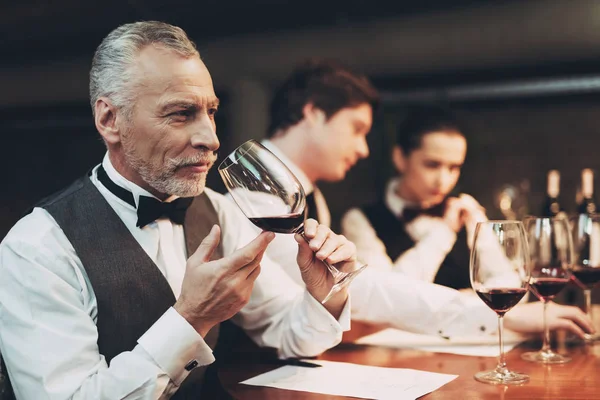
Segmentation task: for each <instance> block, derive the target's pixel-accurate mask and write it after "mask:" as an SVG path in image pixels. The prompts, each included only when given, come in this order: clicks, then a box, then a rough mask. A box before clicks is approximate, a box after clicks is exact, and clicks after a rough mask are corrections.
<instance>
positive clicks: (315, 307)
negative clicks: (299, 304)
mask: <svg viewBox="0 0 600 400" xmlns="http://www.w3.org/2000/svg"><path fill="white" fill-rule="evenodd" d="M304 297H307V298H308V299H306V300H305V302H304V304H306V306H307V308H308V309H307V310H306V313H304V315H305V317H306V321H305V322H306V323H308V324H310V326H312V327H313V328H315V329H317V330H319V331H322V332H332V333H335V334H338V335H339V338H340V340H341V338H342V332H346V331H348V330H350V310H351V308H350V294H348V299H347V300H346V304H345V305H344V308H343V309H342V312H341V314H340V318H339V319H337V320H336V319H335V318H334V317H333V315H331V314H330V313H329V311H327V309H326V308H325V307H323V305H322V304H321V303H319V302H318V301H317V299H315V298H314V297H313V296H312V295H311V294H310V293H309V292H308V291H305V293H304Z"/></svg>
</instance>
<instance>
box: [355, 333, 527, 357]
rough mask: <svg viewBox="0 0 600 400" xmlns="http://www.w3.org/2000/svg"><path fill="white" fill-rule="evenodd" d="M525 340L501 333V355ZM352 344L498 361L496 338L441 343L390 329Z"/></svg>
mask: <svg viewBox="0 0 600 400" xmlns="http://www.w3.org/2000/svg"><path fill="white" fill-rule="evenodd" d="M527 338H528V337H527V336H524V335H521V334H518V333H515V332H512V331H508V330H505V331H504V351H505V352H507V351H509V350H511V349H512V348H513V347H515V346H516V345H517V344H519V343H521V342H523V341H525V340H527ZM356 343H357V344H366V345H372V346H385V347H394V348H410V349H416V350H422V351H429V352H433V353H450V354H460V355H465V356H478V357H498V352H499V350H498V336H497V335H481V336H463V337H453V338H450V339H444V338H442V337H439V336H429V335H419V334H417V333H410V332H405V331H401V330H398V329H392V328H389V329H384V330H382V331H380V332H377V333H374V334H372V335H368V336H364V337H362V338H360V339H358V340H357V341H356Z"/></svg>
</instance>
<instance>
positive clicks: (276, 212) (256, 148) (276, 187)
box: [218, 140, 366, 303]
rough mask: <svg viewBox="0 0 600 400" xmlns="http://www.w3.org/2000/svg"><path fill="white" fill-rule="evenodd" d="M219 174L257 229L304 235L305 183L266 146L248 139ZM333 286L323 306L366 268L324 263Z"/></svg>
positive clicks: (236, 150) (221, 167) (226, 161)
mask: <svg viewBox="0 0 600 400" xmlns="http://www.w3.org/2000/svg"><path fill="white" fill-rule="evenodd" d="M218 171H219V174H220V175H221V178H222V179H223V182H224V183H225V186H226V187H227V190H228V191H229V193H230V195H231V197H232V198H233V200H234V201H235V203H236V204H237V205H238V207H239V208H240V209H241V210H242V212H243V213H244V215H245V216H246V217H247V218H248V219H249V220H250V221H251V222H252V223H253V224H254V225H256V226H257V227H259V228H260V229H262V230H267V231H271V232H275V233H288V234H289V233H299V234H301V235H302V237H304V239H305V240H306V241H307V242H308V239H307V238H306V236H305V235H304V220H305V218H306V195H305V193H304V189H303V187H302V184H301V183H300V182H299V181H298V179H297V178H296V176H295V175H294V174H293V173H292V172H291V171H290V170H289V169H288V168H287V166H286V165H285V164H284V163H283V162H282V161H281V160H280V159H279V158H277V157H276V156H275V155H274V154H273V153H271V152H270V151H269V150H268V149H267V148H266V147H264V146H263V145H261V144H260V143H258V142H256V141H255V140H249V141H247V142H245V143H243V144H242V145H240V146H239V147H238V148H236V149H235V150H234V151H233V152H232V153H231V154H229V155H228V156H227V157H226V158H225V159H224V160H223V161H222V162H221V164H220V165H219V168H218ZM322 262H323V264H325V266H326V267H327V269H328V270H329V272H330V273H331V275H332V276H333V280H334V285H333V287H332V289H331V291H330V292H329V294H328V295H327V296H326V297H325V299H324V300H323V301H322V303H325V302H327V300H329V299H330V298H331V297H332V296H333V295H334V294H335V293H337V292H339V291H340V290H342V289H343V288H345V287H346V286H347V285H348V284H349V283H350V282H351V281H352V280H353V279H354V277H356V276H357V275H358V274H359V273H360V272H361V271H362V270H363V269H364V268H365V267H366V265H361V266H359V267H358V268H356V269H355V270H353V271H350V272H342V271H340V270H338V269H337V268H335V267H334V266H332V265H330V264H329V263H327V262H326V261H322Z"/></svg>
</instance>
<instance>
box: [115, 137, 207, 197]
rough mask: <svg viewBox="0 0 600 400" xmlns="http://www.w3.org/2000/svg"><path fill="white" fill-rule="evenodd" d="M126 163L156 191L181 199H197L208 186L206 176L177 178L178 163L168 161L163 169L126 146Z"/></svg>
mask: <svg viewBox="0 0 600 400" xmlns="http://www.w3.org/2000/svg"><path fill="white" fill-rule="evenodd" d="M124 152H125V162H127V164H129V165H130V166H131V167H132V168H133V169H134V170H135V171H136V172H137V173H138V174H139V175H140V177H141V178H142V179H143V180H144V182H146V183H147V184H148V185H150V186H151V187H152V188H154V189H155V190H156V191H158V192H160V193H164V194H168V195H175V196H179V197H195V196H198V195H200V194H201V193H202V192H203V191H204V188H205V186H206V174H201V175H200V176H199V177H198V178H197V179H184V178H178V177H176V172H177V165H178V163H177V162H176V161H175V160H173V159H168V160H167V163H166V165H164V166H163V167H162V168H159V167H155V166H153V165H152V164H150V163H148V162H146V161H144V160H143V159H142V158H140V157H138V156H137V154H136V153H135V150H133V148H131V147H129V146H124Z"/></svg>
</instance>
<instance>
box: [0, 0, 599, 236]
mask: <svg viewBox="0 0 600 400" xmlns="http://www.w3.org/2000/svg"><path fill="white" fill-rule="evenodd" d="M136 20H162V21H166V22H170V23H173V24H175V25H179V26H181V27H182V28H183V29H184V30H186V31H187V32H188V34H189V35H190V36H191V38H192V39H193V40H194V41H195V42H196V43H197V45H198V48H199V50H200V54H201V56H202V57H203V58H204V61H205V63H206V64H207V66H208V68H209V70H210V71H211V74H212V76H213V80H214V83H215V88H216V91H217V95H218V96H219V97H220V98H221V104H222V107H221V108H220V111H219V114H218V119H217V126H218V135H219V137H220V139H221V142H222V151H223V153H222V154H226V153H227V152H229V151H230V150H231V149H232V148H233V147H235V146H236V145H238V144H240V143H242V142H243V141H245V140H247V139H249V138H262V137H263V136H264V134H265V132H266V128H267V109H268V104H269V99H270V96H271V93H272V90H273V88H274V87H275V85H277V84H278V83H279V81H280V80H281V79H282V78H283V77H284V76H285V75H286V74H288V73H289V72H290V71H291V69H292V68H293V67H294V65H295V64H297V63H298V62H299V61H301V60H302V59H304V58H305V57H309V56H327V57H334V58H337V59H340V60H342V61H343V62H345V63H347V64H349V65H350V66H351V67H353V68H355V69H357V70H359V71H361V72H364V73H366V74H367V75H368V76H369V77H370V78H371V79H372V80H373V82H374V83H375V85H376V86H377V88H378V89H379V90H380V91H381V93H382V96H383V100H384V104H383V108H382V110H381V111H380V112H379V113H378V114H377V115H376V116H375V124H374V127H373V130H372V132H371V134H370V135H369V143H370V146H371V156H370V157H369V159H367V160H364V161H361V162H360V163H359V164H358V165H357V166H356V167H355V168H354V169H353V170H352V171H351V172H350V173H349V175H348V176H347V179H346V180H345V181H344V182H341V183H337V184H327V185H322V190H323V191H324V192H325V194H326V196H327V198H328V199H329V205H330V207H331V211H332V216H333V220H334V226H337V225H336V223H337V218H338V217H340V216H341V214H342V213H343V212H344V211H345V210H346V209H348V208H349V207H352V206H357V205H360V204H363V203H366V202H370V201H372V200H374V199H375V198H377V196H379V194H380V193H381V192H382V190H383V187H384V185H385V182H386V181H387V179H388V178H389V176H390V175H391V174H392V173H393V171H392V167H391V163H390V161H389V159H390V150H391V143H392V140H393V135H394V126H395V124H396V123H397V122H398V121H399V120H400V119H401V118H402V116H403V111H404V109H405V107H406V105H407V104H410V103H413V102H423V101H425V102H428V101H431V102H444V103H445V104H447V105H449V106H450V107H451V108H452V109H453V110H455V111H456V112H457V113H458V114H459V115H460V116H462V117H463V119H464V120H465V121H466V122H467V123H468V126H469V128H470V134H469V151H468V156H467V162H466V164H465V167H464V170H463V174H462V177H461V179H460V182H459V190H460V191H462V192H466V193H470V194H472V195H474V196H475V198H477V199H478V200H479V201H480V202H481V203H482V204H483V205H484V206H485V207H486V208H487V210H488V214H489V215H490V216H491V217H501V216H503V213H502V212H501V210H500V208H499V203H500V201H499V199H500V194H502V193H504V195H505V200H506V199H507V198H509V199H510V200H511V201H512V207H513V208H514V209H515V211H516V212H517V213H518V214H519V215H523V214H525V213H534V214H535V213H537V212H538V211H539V210H540V208H541V207H542V203H543V201H544V198H545V190H546V173H547V172H548V170H549V169H558V170H559V171H560V172H561V176H562V180H561V193H560V201H561V204H562V205H563V206H564V207H565V208H566V209H567V211H574V210H575V207H576V201H575V197H576V192H577V189H578V185H579V181H580V176H579V174H580V171H581V169H582V168H592V169H595V168H597V165H598V157H597V153H598V151H599V149H600V135H599V133H598V122H599V121H600V1H594V0H589V1H588V0H577V1H569V0H531V1H527V0H513V1H511V0H503V1H484V0H397V1H395V2H389V1H375V0H370V1H365V0H345V1H327V0H318V1H317V0H303V1H301V2H300V1H277V0H252V1H248V0H246V1H242V0H202V1H198V0H196V1H193V0H169V1H159V0H119V1H117V0H104V1H102V2H91V1H90V2H87V1H86V2H84V1H77V0H54V1H47V0H21V1H19V2H8V1H4V2H1V3H0V133H1V134H2V138H3V140H2V142H1V145H0V170H1V171H2V182H3V185H2V195H1V197H0V239H1V238H3V237H4V236H5V234H6V233H7V232H8V230H9V229H10V227H11V226H12V225H13V224H14V223H15V222H16V220H17V219H18V218H20V217H21V216H22V215H23V213H24V212H26V210H27V209H28V208H30V207H31V206H32V205H33V204H35V202H36V201H37V200H39V199H40V198H41V197H43V196H46V195H48V194H50V193H52V192H54V191H56V190H58V189H60V188H61V187H62V186H64V185H65V184H67V183H69V182H70V181H71V180H73V179H74V178H77V177H79V176H81V175H82V174H84V173H85V172H86V171H88V170H89V169H90V168H91V167H93V166H94V165H96V164H97V163H98V162H99V161H100V160H101V158H102V156H103V154H104V147H103V144H102V143H101V141H100V139H99V135H98V134H97V133H96V131H95V128H94V124H93V120H92V115H91V110H90V106H89V103H88V91H87V84H88V72H89V66H90V62H91V58H92V55H93V52H94V50H95V48H96V46H97V45H98V44H99V43H100V41H101V39H102V38H103V37H104V36H106V34H108V33H109V32H110V31H111V30H112V29H114V28H115V27H117V26H118V25H120V24H122V23H126V22H132V21H136ZM209 185H210V186H211V187H213V188H215V189H216V190H219V191H222V190H223V186H222V184H221V182H220V179H219V177H218V174H217V172H216V170H213V171H211V173H210V179H209ZM504 204H505V205H506V204H507V203H506V202H505V203H504Z"/></svg>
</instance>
